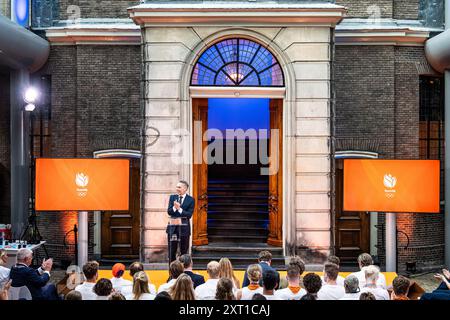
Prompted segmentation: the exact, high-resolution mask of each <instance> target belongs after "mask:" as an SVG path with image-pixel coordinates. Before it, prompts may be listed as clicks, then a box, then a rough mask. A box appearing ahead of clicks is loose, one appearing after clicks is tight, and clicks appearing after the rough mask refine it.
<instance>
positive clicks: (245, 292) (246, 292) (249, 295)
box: [241, 287, 264, 300]
mask: <svg viewBox="0 0 450 320" xmlns="http://www.w3.org/2000/svg"><path fill="white" fill-rule="evenodd" d="M263 290H264V289H263V288H262V287H259V288H257V289H253V290H250V289H249V288H248V287H244V288H242V290H241V293H242V296H241V300H252V299H253V296H254V295H255V294H257V293H259V294H263Z"/></svg>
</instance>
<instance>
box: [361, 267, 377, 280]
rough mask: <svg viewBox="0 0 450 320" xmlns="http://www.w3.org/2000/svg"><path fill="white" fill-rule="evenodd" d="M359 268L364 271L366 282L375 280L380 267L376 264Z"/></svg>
mask: <svg viewBox="0 0 450 320" xmlns="http://www.w3.org/2000/svg"><path fill="white" fill-rule="evenodd" d="M361 270H362V271H363V272H364V276H365V278H366V284H369V283H374V282H377V280H378V277H379V274H380V269H378V267H377V266H374V265H371V266H367V267H363V268H362V269H361Z"/></svg>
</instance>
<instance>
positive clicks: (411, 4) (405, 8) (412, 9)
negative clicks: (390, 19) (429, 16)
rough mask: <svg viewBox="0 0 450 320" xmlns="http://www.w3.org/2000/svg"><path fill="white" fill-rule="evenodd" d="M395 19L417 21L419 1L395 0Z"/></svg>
mask: <svg viewBox="0 0 450 320" xmlns="http://www.w3.org/2000/svg"><path fill="white" fill-rule="evenodd" d="M393 11H394V19H403V20H409V19H410V20H417V19H418V16H419V0H394V10H393Z"/></svg>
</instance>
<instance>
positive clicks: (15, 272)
mask: <svg viewBox="0 0 450 320" xmlns="http://www.w3.org/2000/svg"><path fill="white" fill-rule="evenodd" d="M32 261H33V251H31V250H30V249H20V250H19V251H18V252H17V263H16V265H15V266H13V267H12V268H11V272H10V274H9V277H10V279H11V281H12V283H11V286H12V287H23V286H26V287H27V288H28V290H30V293H31V297H32V298H33V300H59V297H58V294H57V292H56V287H55V285H54V284H51V283H50V284H49V283H48V282H49V280H50V271H51V270H52V266H53V260H52V259H48V260H44V261H43V262H42V266H41V267H40V268H39V269H37V270H36V269H33V268H30V265H31V263H32Z"/></svg>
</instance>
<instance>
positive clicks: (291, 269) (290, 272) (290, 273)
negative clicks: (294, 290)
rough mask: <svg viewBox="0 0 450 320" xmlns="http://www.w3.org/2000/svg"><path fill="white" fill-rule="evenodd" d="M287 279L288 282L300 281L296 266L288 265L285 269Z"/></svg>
mask: <svg viewBox="0 0 450 320" xmlns="http://www.w3.org/2000/svg"><path fill="white" fill-rule="evenodd" d="M287 277H288V280H291V281H293V280H295V279H296V278H297V279H300V270H299V268H298V266H297V265H294V264H289V265H288V267H287Z"/></svg>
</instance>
